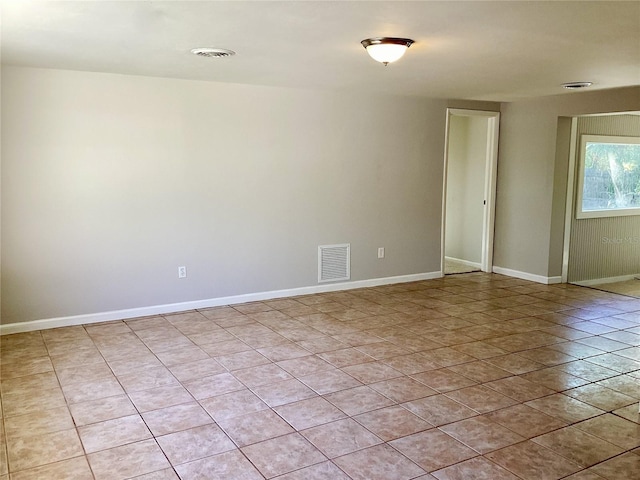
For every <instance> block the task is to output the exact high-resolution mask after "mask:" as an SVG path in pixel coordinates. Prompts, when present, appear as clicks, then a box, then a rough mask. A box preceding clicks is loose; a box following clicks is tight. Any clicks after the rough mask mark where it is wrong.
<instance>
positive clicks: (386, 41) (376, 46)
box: [360, 37, 414, 67]
mask: <svg viewBox="0 0 640 480" xmlns="http://www.w3.org/2000/svg"><path fill="white" fill-rule="evenodd" d="M360 43H362V46H363V47H364V48H365V49H366V50H367V53H368V54H369V56H370V57H371V58H373V59H374V60H375V61H376V62H380V63H383V64H384V66H385V67H386V66H387V65H389V64H390V63H392V62H395V61H396V60H400V59H401V58H402V56H403V55H404V52H406V51H407V49H408V48H409V47H410V46H411V45H412V44H413V43H414V41H413V40H410V39H408V38H395V37H374V38H367V39H366V40H362V41H361V42H360Z"/></svg>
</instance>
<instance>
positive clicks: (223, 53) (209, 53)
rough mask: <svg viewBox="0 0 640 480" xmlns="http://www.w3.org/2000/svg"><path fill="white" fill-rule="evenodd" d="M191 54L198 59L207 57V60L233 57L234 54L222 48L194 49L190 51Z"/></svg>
mask: <svg viewBox="0 0 640 480" xmlns="http://www.w3.org/2000/svg"><path fill="white" fill-rule="evenodd" d="M191 53H193V54H194V55H197V56H199V57H208V58H222V57H230V56H232V55H235V54H236V52H234V51H233V50H226V49H224V48H209V47H205V48H194V49H193V50H191Z"/></svg>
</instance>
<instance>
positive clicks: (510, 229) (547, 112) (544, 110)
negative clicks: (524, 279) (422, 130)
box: [494, 87, 640, 280]
mask: <svg viewBox="0 0 640 480" xmlns="http://www.w3.org/2000/svg"><path fill="white" fill-rule="evenodd" d="M637 110H640V87H630V88H620V89H614V90H602V91H592V92H577V93H571V94H564V95H557V96H550V97H540V98H533V99H526V100H520V101H516V102H513V103H505V104H503V105H502V107H501V119H500V143H499V158H498V185H497V198H496V227H495V243H494V265H496V266H497V267H502V268H504V269H509V270H512V271H514V272H524V273H526V274H530V275H534V276H537V277H540V278H541V279H558V280H559V278H560V275H561V273H562V249H563V235H562V231H563V229H564V214H565V202H566V182H567V177H566V171H567V170H566V168H556V165H555V164H556V145H557V141H556V140H557V138H556V136H557V132H558V119H559V117H571V116H575V115H583V114H591V113H607V112H611V113H613V112H625V111H637ZM557 161H558V162H563V163H566V164H568V161H569V159H568V157H565V158H561V159H558V160H557ZM559 176H563V178H559ZM562 182H564V185H565V189H564V192H562V193H559V192H557V191H556V192H555V194H554V186H556V187H557V185H560V184H562ZM550 259H552V260H554V263H551V262H550Z"/></svg>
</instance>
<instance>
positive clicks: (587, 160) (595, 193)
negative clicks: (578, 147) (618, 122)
mask: <svg viewBox="0 0 640 480" xmlns="http://www.w3.org/2000/svg"><path fill="white" fill-rule="evenodd" d="M583 180H584V183H583V191H582V211H594V210H616V209H623V208H640V145H638V144H620V143H600V142H586V149H585V157H584V178H583Z"/></svg>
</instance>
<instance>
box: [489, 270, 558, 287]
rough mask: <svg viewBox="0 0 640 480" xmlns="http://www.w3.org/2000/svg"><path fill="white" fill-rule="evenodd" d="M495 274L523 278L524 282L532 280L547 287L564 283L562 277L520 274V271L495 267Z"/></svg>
mask: <svg viewBox="0 0 640 480" xmlns="http://www.w3.org/2000/svg"><path fill="white" fill-rule="evenodd" d="M493 271H494V273H499V274H501V275H507V276H509V277H515V278H521V279H522V280H530V281H532V282H536V283H544V284H545V285H552V284H555V283H562V277H561V276H557V277H544V276H542V275H536V274H534V273H527V272H520V271H518V270H511V269H510V268H503V267H495V266H494V267H493Z"/></svg>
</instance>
